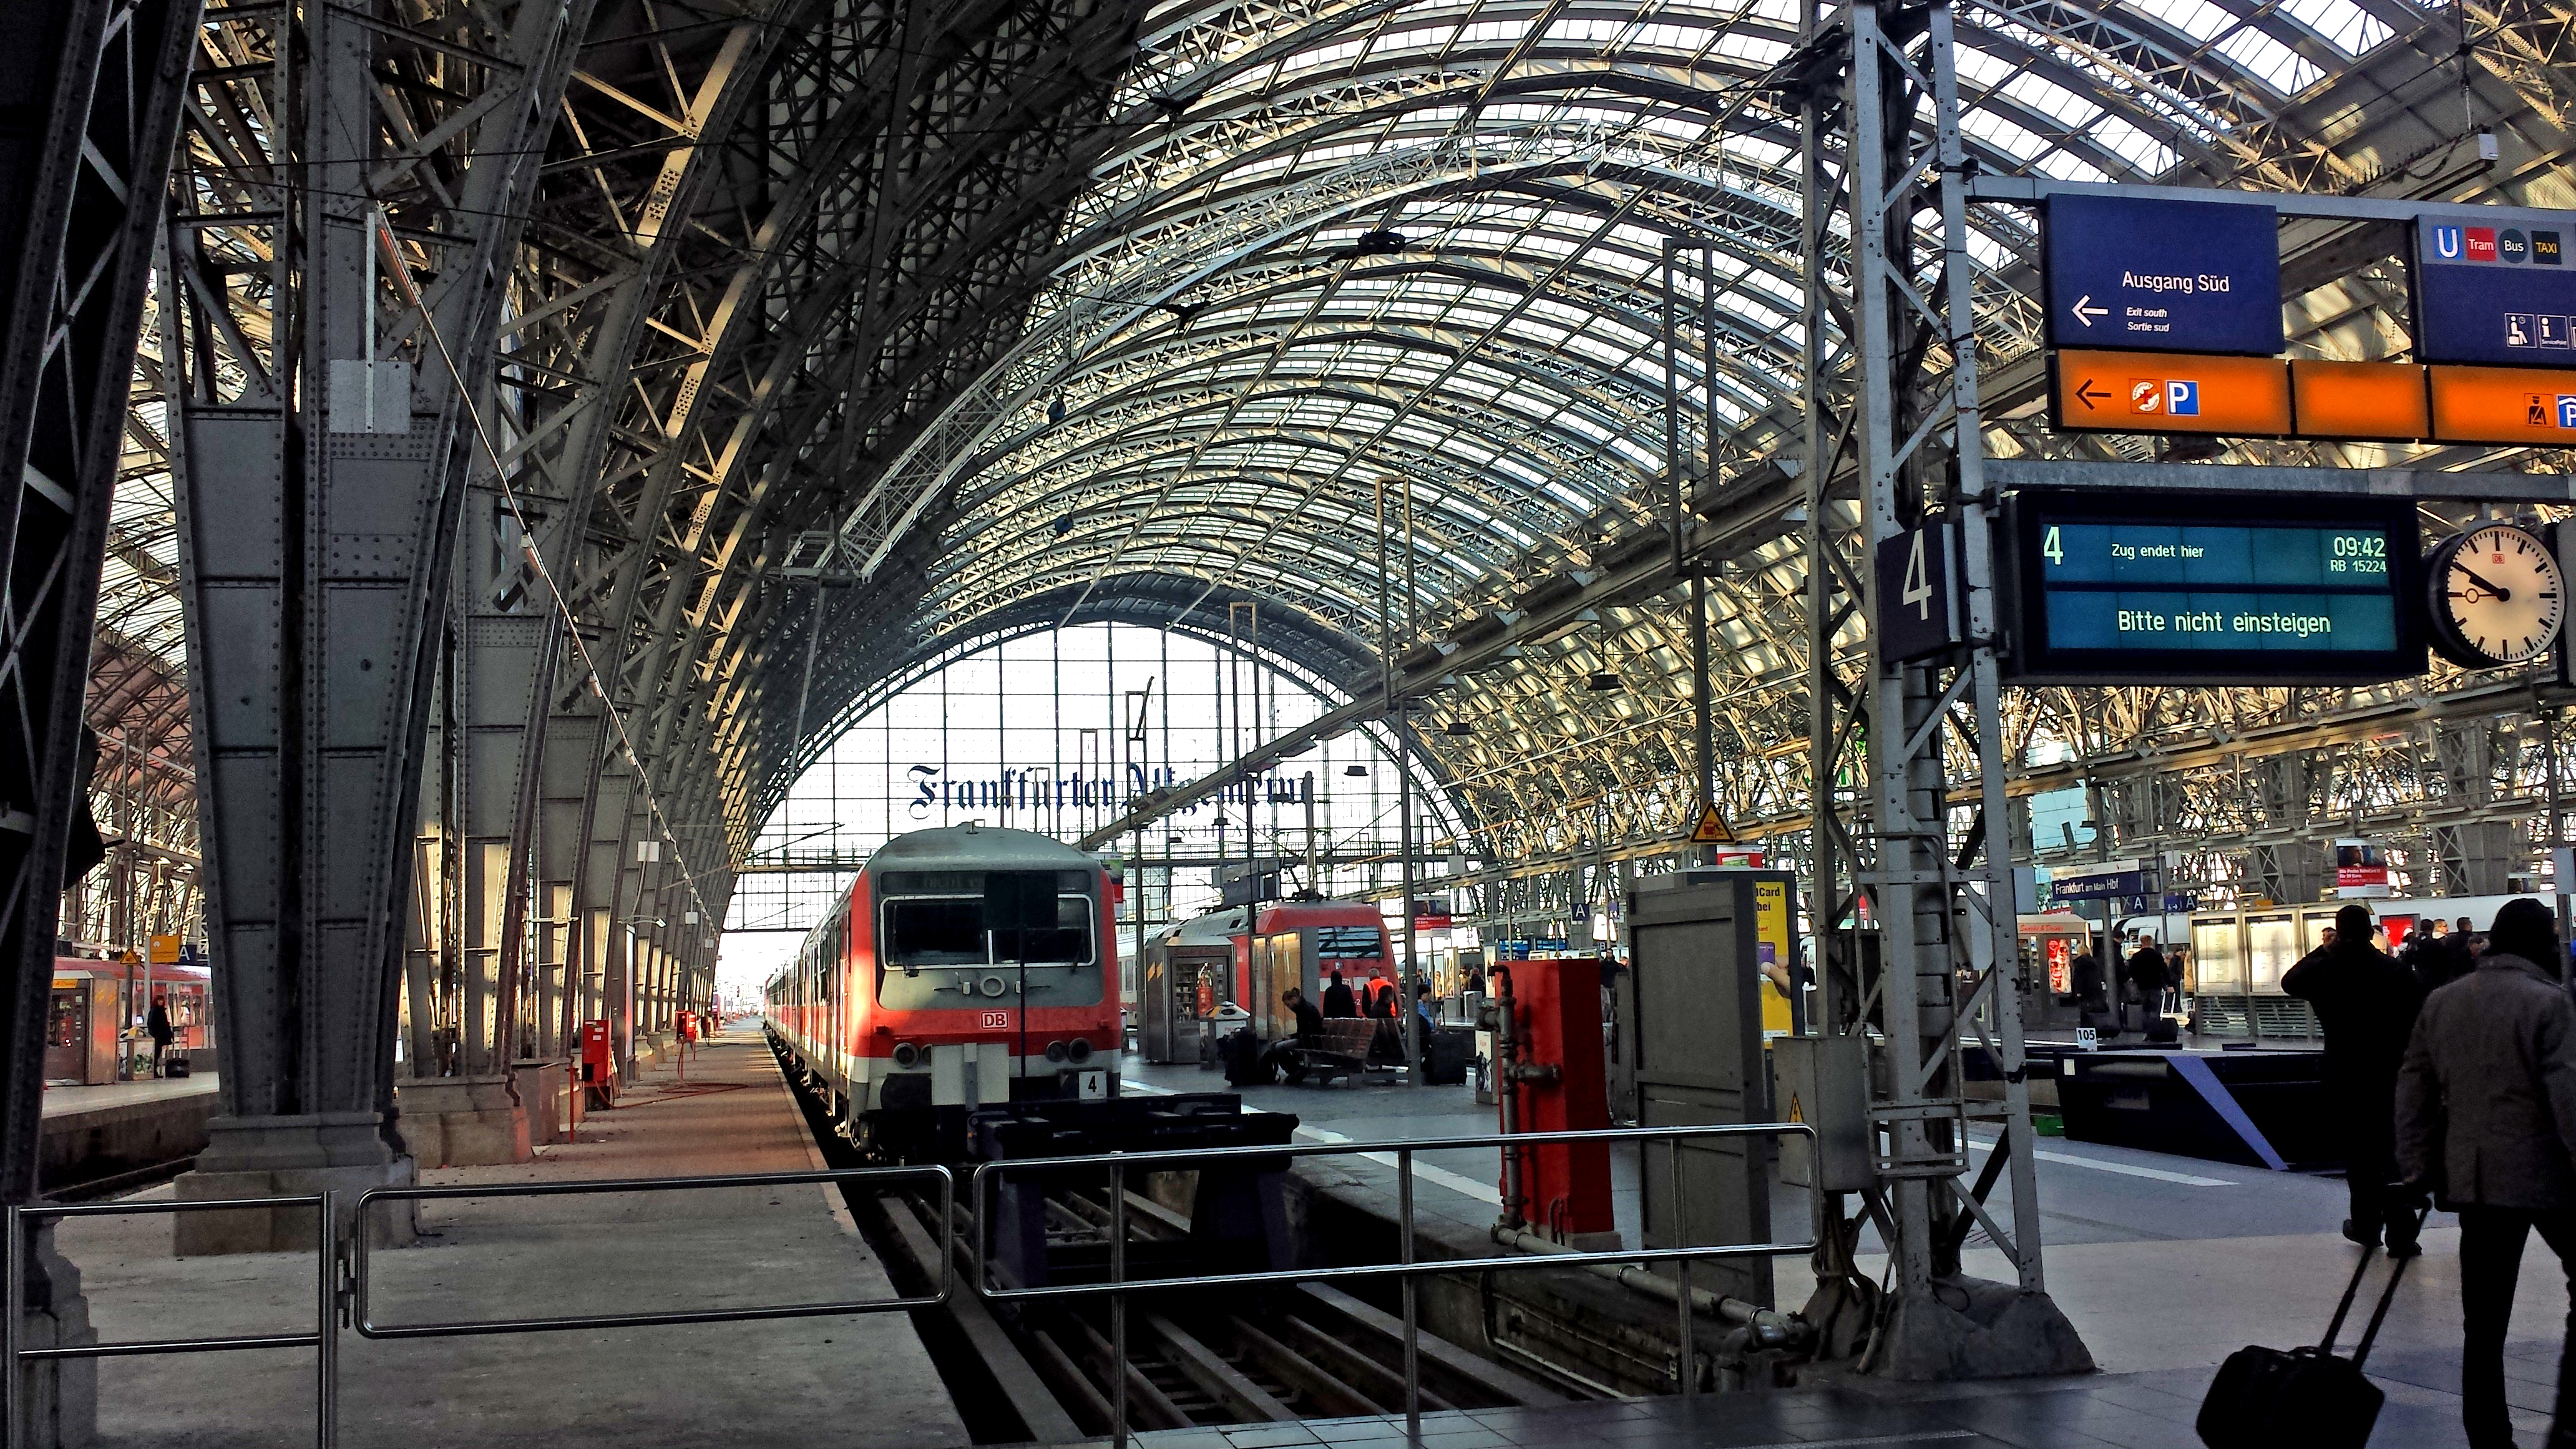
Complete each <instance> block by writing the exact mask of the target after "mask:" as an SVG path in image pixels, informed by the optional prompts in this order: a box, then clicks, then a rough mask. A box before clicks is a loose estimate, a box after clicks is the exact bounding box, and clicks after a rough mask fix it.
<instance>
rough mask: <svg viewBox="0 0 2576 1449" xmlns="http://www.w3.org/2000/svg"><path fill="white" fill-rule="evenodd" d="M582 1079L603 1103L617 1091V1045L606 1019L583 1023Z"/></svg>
mask: <svg viewBox="0 0 2576 1449" xmlns="http://www.w3.org/2000/svg"><path fill="white" fill-rule="evenodd" d="M581 1080H582V1084H583V1085H585V1086H587V1087H589V1088H590V1090H591V1091H592V1092H594V1093H596V1094H597V1100H598V1101H599V1102H602V1103H605V1102H606V1101H607V1100H608V1099H609V1098H610V1097H611V1096H613V1095H615V1093H616V1091H617V1047H616V1042H615V1039H614V1038H612V1037H611V1036H610V1035H609V1032H608V1022H607V1021H606V1020H605V1019H603V1020H599V1021H585V1022H583V1023H582V1024H581Z"/></svg>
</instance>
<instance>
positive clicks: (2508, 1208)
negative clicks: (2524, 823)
mask: <svg viewBox="0 0 2576 1449" xmlns="http://www.w3.org/2000/svg"><path fill="white" fill-rule="evenodd" d="M2553 927H2554V922H2552V920H2551V919H2550V912H2549V908H2548V907H2547V906H2544V905H2542V904H2541V903H2540V902H2538V901H2534V900H2517V901H2508V902H2506V903H2505V905H2504V908H2503V909H2501V910H2499V911H2497V912H2496V918H2495V927H2494V929H2493V930H2491V931H2489V932H2488V934H2487V950H2486V953H2485V954H2484V955H2483V956H2481V957H2480V958H2479V960H2478V969H2477V970H2475V971H2473V972H2471V973H2470V974H2469V975H2467V976H2466V977H2463V978H2462V979H2460V980H2458V981H2454V982H2452V983H2450V984H2449V985H2447V986H2444V987H2443V988H2441V989H2440V990H2438V991H2436V992H2434V993H2433V995H2432V996H2431V998H2430V999H2428V1000H2427V1001H2426V1002H2425V1003H2424V1012H2423V1016H2422V1018H2421V1019H2420V1020H2419V1021H2418V1022H2417V1023H2416V1027H2415V1033H2414V1037H2413V1039H2412V1040H2411V1041H2410V1042H2409V1043H2408V1045H2407V1048H2406V1061H2405V1069H2404V1072H2403V1073H2402V1075H2401V1076H2400V1077H2399V1079H2398V1088H2397V1160H2398V1164H2399V1166H2400V1167H2401V1168H2402V1169H2403V1170H2404V1171H2405V1174H2406V1181H2407V1182H2408V1183H2410V1184H2412V1185H2414V1186H2416V1187H2418V1188H2427V1189H2430V1190H2431V1191H2432V1192H2433V1193H2434V1195H2435V1200H2436V1201H2437V1202H2439V1203H2440V1204H2441V1205H2442V1206H2443V1207H2446V1208H2452V1209H2455V1210H2457V1211H2458V1213H2459V1215H2460V1314H2461V1318H2462V1319H2463V1320H2464V1325H2463V1329H2464V1331H2463V1335H2462V1336H2463V1346H2462V1349H2461V1353H2460V1399H2461V1404H2460V1416H2461V1418H2462V1420H2463V1421H2464V1422H2465V1424H2466V1426H2467V1428H2468V1431H2469V1443H2470V1445H2471V1446H2472V1449H2502V1446H2505V1445H2509V1444H2511V1443H2513V1426H2512V1423H2511V1421H2510V1419H2509V1417H2508V1414H2509V1410H2508V1409H2507V1407H2506V1404H2505V1396H2504V1338H2505V1328H2506V1324H2507V1322H2508V1320H2510V1319H2511V1318H2512V1316H2513V1290H2514V1284H2515V1281H2516V1279H2517V1278H2519V1277H2520V1275H2521V1271H2522V1249H2523V1245H2524V1244H2525V1243H2526V1242H2528V1241H2529V1239H2530V1234H2531V1230H2532V1229H2533V1228H2538V1229H2539V1230H2540V1239H2541V1241H2542V1242H2545V1243H2547V1244H2548V1245H2549V1250H2550V1251H2551V1252H2553V1253H2556V1254H2557V1255H2558V1261H2559V1265H2560V1267H2561V1268H2562V1269H2564V1270H2566V1271H2567V1272H2568V1275H2569V1278H2570V1280H2571V1282H2576V1158H2571V1154H2576V1003H2571V1002H2570V1000H2569V998H2568V995H2567V990H2566V988H2565V987H2564V986H2563V985H2561V984H2560V981H2559V976H2558V971H2557V962H2558V959H2559V956H2558V941H2557V936H2556V932H2555V930H2554V929H2553ZM2462 934H2464V935H2465V934H2466V933H2465V932H2463V933H2462ZM2570 1320H2571V1321H2570V1325H2569V1327H2570V1329H2571V1330H2576V1314H2571V1315H2570ZM2562 1354H2563V1349H2562ZM2568 1370H2569V1364H2568V1362H2567V1360H2566V1359H2565V1358H2564V1357H2563V1356H2562V1357H2561V1359H2560V1360H2559V1365H2558V1401H2557V1411H2556V1412H2557V1421H2556V1423H2555V1424H2554V1425H2553V1426H2552V1427H2551V1429H2550V1434H2549V1440H2548V1443H2549V1445H2550V1449H2570V1446H2576V1382H2571V1381H2570V1376H2569V1372H2568Z"/></svg>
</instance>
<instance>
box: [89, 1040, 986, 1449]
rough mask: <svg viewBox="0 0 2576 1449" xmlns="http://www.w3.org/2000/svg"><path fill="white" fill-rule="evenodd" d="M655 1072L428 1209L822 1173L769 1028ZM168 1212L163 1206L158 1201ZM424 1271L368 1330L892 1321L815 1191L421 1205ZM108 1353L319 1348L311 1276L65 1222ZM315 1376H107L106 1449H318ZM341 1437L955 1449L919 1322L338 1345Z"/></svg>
mask: <svg viewBox="0 0 2576 1449" xmlns="http://www.w3.org/2000/svg"><path fill="white" fill-rule="evenodd" d="M677 1076H678V1074H677V1073H675V1072H674V1071H673V1070H672V1069H670V1068H662V1069H658V1070H655V1071H652V1072H649V1073H647V1074H646V1078H645V1080H644V1082H643V1083H642V1084H641V1086H640V1088H639V1089H638V1090H636V1091H635V1092H633V1093H631V1094H630V1095H629V1096H628V1097H627V1098H626V1101H625V1105H623V1106H621V1107H620V1108H619V1109H617V1110H616V1111H614V1112H604V1113H600V1114H597V1115H594V1116H592V1117H589V1118H587V1119H585V1120H584V1122H583V1124H582V1128H581V1133H580V1140H579V1141H578V1142H575V1143H567V1144H563V1145H560V1146H556V1147H550V1148H542V1149H540V1150H539V1156H538V1159H537V1161H535V1162H533V1163H530V1164H527V1165H525V1166H518V1167H489V1168H448V1169H440V1170H435V1171H431V1172H427V1173H424V1174H423V1175H422V1176H423V1180H424V1184H425V1185H438V1184H449V1183H487V1182H543V1181H564V1180H568V1179H575V1178H604V1177H672V1176H682V1175H689V1174H698V1173H728V1172H765V1171H792V1170H801V1169H805V1168H809V1167H819V1166H821V1165H822V1164H821V1162H820V1160H819V1158H818V1157H817V1155H816V1154H815V1152H814V1148H813V1143H812V1139H811V1137H810V1135H809V1134H808V1132H807V1130H806V1126H805V1122H804V1119H803V1118H802V1116H801V1115H800V1114H799V1113H798V1110H797V1108H796V1105H795V1103H794V1102H793V1100H792V1099H791V1098H790V1097H789V1096H788V1092H787V1087H786V1085H785V1083H784V1082H783V1081H782V1080H781V1078H780V1076H779V1073H778V1068H777V1066H776V1063H775V1060H774V1059H773V1058H772V1057H771V1055H770V1053H769V1051H768V1049H767V1048H766V1047H765V1046H764V1045H763V1044H762V1042H761V1039H760V1036H759V1032H758V1024H757V1023H756V1022H753V1023H745V1024H744V1025H743V1026H742V1027H741V1028H740V1029H738V1030H736V1031H734V1032H732V1033H730V1034H727V1035H725V1036H723V1037H720V1038H718V1039H717V1040H716V1041H715V1042H712V1043H710V1044H709V1045H708V1046H707V1047H706V1048H705V1049H704V1050H703V1051H702V1052H701V1053H700V1056H699V1059H698V1060H696V1061H694V1062H691V1063H688V1064H687V1067H686V1078H687V1080H686V1082H685V1083H682V1082H680V1081H679V1080H677ZM167 1194H168V1189H167V1188H161V1189H157V1190H156V1191H155V1192H154V1193H153V1194H147V1195H145V1196H147V1197H148V1196H162V1197H166V1196H167ZM421 1217H422V1226H423V1227H424V1229H426V1230H427V1235H426V1236H424V1237H423V1239H422V1240H421V1242H420V1244H419V1246H416V1247H413V1248H408V1249H402V1250H397V1251H391V1252H386V1253H382V1254H380V1255H378V1256H377V1257H376V1258H375V1259H374V1261H373V1276H374V1282H375V1290H374V1291H375V1294H376V1307H375V1317H376V1318H377V1319H378V1320H379V1321H383V1322H421V1321H425V1320H440V1319H464V1318H480V1317H490V1316H507V1315H517V1314H564V1313H586V1312H595V1313H617V1312H642V1311H652V1310H659V1309H668V1308H677V1307H706V1306H716V1305H728V1304H738V1305H750V1304H778V1303H796V1302H815V1301H831V1300H842V1299H847V1300H857V1299H868V1298H878V1297H886V1296H891V1291H892V1290H891V1289H890V1288H889V1287H888V1285H887V1283H886V1279H885V1275H884V1273H883V1271H882V1270H881V1269H880V1268H879V1267H878V1265H877V1262H876V1260H875V1258H874V1257H873V1255H872V1254H870V1252H869V1251H868V1249H867V1247H866V1245H865V1244H864V1243H863V1242H862V1241H861V1240H860V1239H859V1237H858V1236H857V1233H856V1230H855V1229H854V1228H853V1227H852V1226H851V1225H850V1223H849V1219H848V1214H847V1212H846V1210H845V1209H844V1208H843V1206H842V1205H841V1202H840V1200H839V1197H838V1195H837V1193H836V1192H835V1191H833V1190H831V1189H827V1188H824V1187H821V1186H797V1187H789V1188H778V1189H761V1188H751V1189H727V1190H724V1191H721V1192H688V1193H655V1194H612V1195H602V1196H589V1197H565V1198H529V1199H487V1200H480V1201H476V1200H466V1201H460V1202H442V1203H430V1204H424V1205H423V1206H422V1210H421ZM59 1242H60V1243H61V1246H62V1247H63V1249H64V1251H65V1252H66V1253H67V1254H68V1255H69V1256H70V1257H71V1258H72V1259H73V1261H74V1262H76V1263H77V1264H79V1266H80V1267H81V1269H82V1272H83V1274H84V1278H85V1286H86V1288H87V1291H88V1294H89V1298H90V1313H91V1316H92V1319H93V1321H94V1322H95V1323H96V1324H97V1325H98V1328H99V1331H100V1333H101V1335H102V1336H103V1337H106V1338H110V1339H131V1338H164V1337H175V1336H180V1335H191V1334H205V1333H220V1332H294V1331H299V1330H303V1331H309V1330H310V1326H311V1324H312V1321H313V1302H314V1281H313V1259H312V1258H311V1257H310V1256H309V1255H305V1254H259V1255H249V1256H242V1257H223V1258H194V1259H173V1258H172V1257H171V1256H170V1249H169V1244H170V1226H169V1219H168V1218H167V1217H166V1216H151V1217H135V1218H121V1219H93V1220H80V1221H74V1222H70V1223H66V1224H65V1225H64V1226H63V1228H62V1229H61V1231H60V1237H59ZM313 1381H314V1375H313V1354H312V1352H311V1351H310V1350H304V1349H292V1350H257V1351H250V1352H242V1353H228V1354H195V1355H172V1356H165V1357H149V1358H134V1359H118V1360H107V1361H104V1362H102V1363H101V1365H100V1370H99V1418H100V1427H101V1430H102V1442H103V1443H104V1444H105V1445H107V1446H111V1449H127V1446H132V1449H231V1446H244V1449H248V1446H254V1445H256V1446H262V1449H267V1446H275V1445H293V1444H298V1443H306V1444H309V1443H311V1442H313V1437H312V1435H313ZM340 1381H341V1419H340V1422H341V1437H340V1442H341V1443H342V1444H343V1445H345V1446H349V1449H372V1446H388V1449H390V1446H401V1449H437V1446H446V1445H457V1446H469V1445H470V1446H473V1449H503V1446H520V1445H525V1446H530V1449H534V1446H541V1445H542V1446H546V1449H562V1446H565V1445H590V1444H602V1445H616V1446H618V1449H665V1446H667V1449H682V1446H686V1449H700V1446H708V1445H734V1444H746V1445H747V1444H781V1445H796V1446H800V1449H801V1446H822V1445H844V1444H847V1445H859V1444H864V1445H868V1446H872V1449H875V1446H884V1449H938V1446H949V1445H959V1444H963V1443H965V1442H966V1437H967V1436H966V1430H965V1426H964V1425H963V1424H962V1423H961V1422H960V1421H959V1419H958V1417H957V1414H956V1411H955V1409H954V1408H953V1407H952V1406H951V1404H950V1401H949V1398H948V1393H947V1390H946V1389H945V1387H944V1386H943V1385H942V1384H941V1382H940V1379H939V1376H938V1374H937V1372H936V1370H934V1369H933V1367H932V1366H931V1363H930V1360H929V1357H928V1355H927V1354H926V1353H925V1352H924V1351H923V1349H922V1347H921V1343H920V1340H919V1339H918V1337H917V1336H916V1335H915V1334H914V1332H913V1329H912V1326H911V1324H910V1322H909V1321H908V1320H907V1319H906V1318H905V1317H904V1316H903V1315H902V1314H900V1313H892V1314H876V1315H870V1316H867V1317H857V1318H811V1319H781V1320H772V1321H767V1322H754V1323H730V1324H711V1325H692V1326H683V1327H664V1328H629V1329H617V1330H609V1331H586V1330H576V1331H570V1332H560V1333H537V1334H520V1335H509V1336H487V1337H475V1338H449V1339H416V1340H384V1341H374V1340H365V1339H361V1338H359V1337H358V1336H357V1335H356V1334H354V1333H344V1334H343V1335H342V1337H341V1375H340Z"/></svg>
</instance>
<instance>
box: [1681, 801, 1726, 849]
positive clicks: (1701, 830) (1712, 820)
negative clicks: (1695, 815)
mask: <svg viewBox="0 0 2576 1449" xmlns="http://www.w3.org/2000/svg"><path fill="white" fill-rule="evenodd" d="M1690 838H1691V844H1693V845H1733V844H1734V843H1735V832H1734V831H1732V830H1729V829H1727V828H1726V817H1725V816H1723V815H1720V814H1718V813H1717V807H1716V806H1714V805H1711V806H1709V807H1708V808H1707V809H1705V810H1702V811H1701V812H1699V824H1698V825H1696V826H1694V827H1692V829H1691V837H1690Z"/></svg>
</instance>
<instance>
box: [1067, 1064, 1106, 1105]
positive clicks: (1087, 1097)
mask: <svg viewBox="0 0 2576 1449" xmlns="http://www.w3.org/2000/svg"><path fill="white" fill-rule="evenodd" d="M1074 1092H1075V1095H1076V1096H1078V1097H1080V1098H1081V1099H1082V1100H1083V1101H1086V1102H1097V1101H1100V1100H1102V1099H1104V1098H1106V1097H1107V1096H1108V1095H1109V1073H1107V1072H1106V1071H1091V1072H1083V1073H1080V1074H1079V1075H1077V1076H1076V1077H1075V1078H1074Z"/></svg>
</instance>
